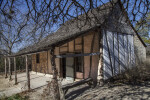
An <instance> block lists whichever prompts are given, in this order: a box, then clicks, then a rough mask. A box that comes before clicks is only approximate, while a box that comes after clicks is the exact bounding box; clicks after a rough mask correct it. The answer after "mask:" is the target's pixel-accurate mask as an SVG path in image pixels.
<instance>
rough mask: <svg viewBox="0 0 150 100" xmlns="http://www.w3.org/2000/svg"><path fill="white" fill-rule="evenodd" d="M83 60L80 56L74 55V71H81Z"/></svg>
mask: <svg viewBox="0 0 150 100" xmlns="http://www.w3.org/2000/svg"><path fill="white" fill-rule="evenodd" d="M82 62H83V60H82V57H76V58H75V65H76V71H77V72H83V64H82Z"/></svg>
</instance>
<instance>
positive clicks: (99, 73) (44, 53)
mask: <svg viewBox="0 0 150 100" xmlns="http://www.w3.org/2000/svg"><path fill="white" fill-rule="evenodd" d="M87 14H88V16H89V18H88V19H86V15H84V14H83V15H80V16H78V17H77V18H75V19H72V20H69V21H67V22H66V23H64V24H63V25H62V26H61V27H60V28H59V29H58V30H57V31H56V32H54V33H52V34H50V35H48V36H47V37H46V38H44V39H42V40H41V41H40V42H39V43H37V44H34V45H32V46H29V47H27V48H25V49H23V50H21V51H19V52H18V53H17V54H15V55H12V57H15V56H21V55H31V56H32V71H35V72H39V73H45V74H52V73H53V71H54V70H55V68H54V67H52V66H54V65H55V64H56V70H57V72H58V76H59V77H61V78H65V79H69V80H73V81H75V80H79V79H85V78H89V77H90V78H92V79H93V80H94V81H95V82H97V81H100V80H106V79H108V78H111V77H113V76H116V75H117V74H119V73H121V72H123V71H125V70H126V69H129V68H131V67H133V66H135V63H136V62H135V61H136V59H137V58H138V59H139V58H140V57H141V56H142V58H140V59H146V58H145V57H146V52H145V47H146V45H145V44H144V42H143V41H142V39H141V38H140V36H139V35H138V34H137V32H136V31H135V29H134V28H133V26H132V24H131V23H130V21H129V18H128V16H127V14H126V12H125V10H124V8H123V6H122V4H121V2H120V0H115V1H112V2H108V3H106V4H104V5H102V6H100V7H98V8H95V9H92V10H91V11H89V12H88V13H87ZM138 45H140V46H138ZM135 54H137V56H138V57H137V56H135Z"/></svg>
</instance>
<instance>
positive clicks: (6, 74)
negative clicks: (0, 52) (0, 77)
mask: <svg viewBox="0 0 150 100" xmlns="http://www.w3.org/2000/svg"><path fill="white" fill-rule="evenodd" d="M5 78H7V59H6V58H5Z"/></svg>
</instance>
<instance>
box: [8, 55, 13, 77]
mask: <svg viewBox="0 0 150 100" xmlns="http://www.w3.org/2000/svg"><path fill="white" fill-rule="evenodd" d="M8 63H9V80H12V78H11V62H10V57H8Z"/></svg>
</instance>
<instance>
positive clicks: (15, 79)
mask: <svg viewBox="0 0 150 100" xmlns="http://www.w3.org/2000/svg"><path fill="white" fill-rule="evenodd" d="M14 72H15V84H17V72H16V58H15V57H14Z"/></svg>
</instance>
